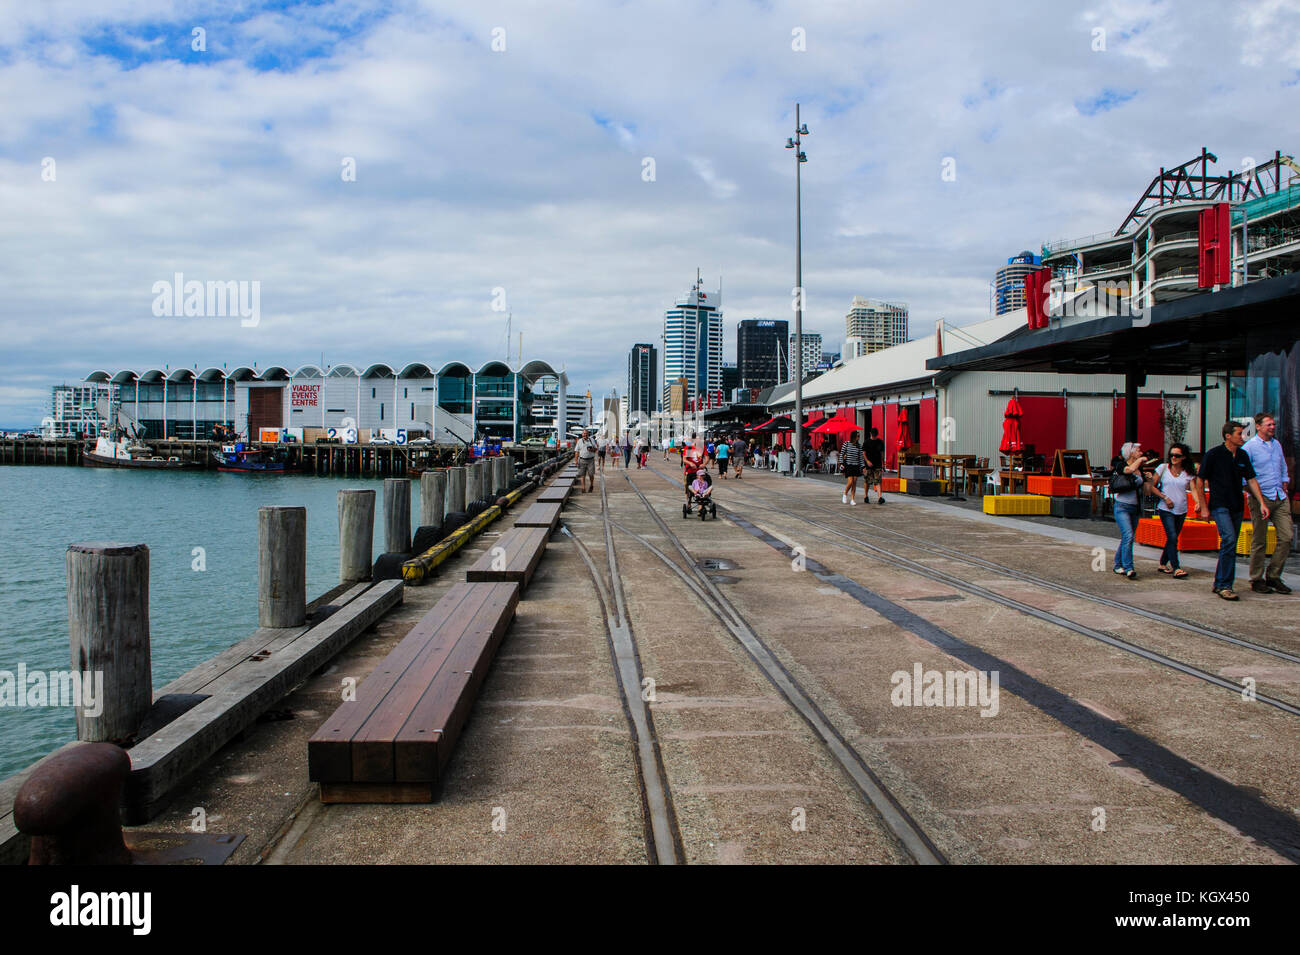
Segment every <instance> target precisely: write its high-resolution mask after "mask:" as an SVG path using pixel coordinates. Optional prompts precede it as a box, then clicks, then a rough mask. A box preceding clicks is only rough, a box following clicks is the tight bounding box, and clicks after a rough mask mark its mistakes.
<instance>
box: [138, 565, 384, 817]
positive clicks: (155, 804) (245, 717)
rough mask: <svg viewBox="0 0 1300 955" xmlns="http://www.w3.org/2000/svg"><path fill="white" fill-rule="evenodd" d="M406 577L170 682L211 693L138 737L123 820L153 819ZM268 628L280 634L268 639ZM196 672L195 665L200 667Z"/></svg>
mask: <svg viewBox="0 0 1300 955" xmlns="http://www.w3.org/2000/svg"><path fill="white" fill-rule="evenodd" d="M402 587H403V584H402V581H400V580H385V581H381V582H379V583H377V584H375V585H374V586H372V587H369V589H365V585H360V587H359V588H353V589H352V590H350V591H349V592H348V593H353V592H356V591H357V590H358V589H361V590H364V592H363V593H360V595H359V596H356V597H354V598H353V599H351V600H349V601H348V603H346V604H345V605H344V606H343V607H341V608H340V609H339V610H337V611H335V612H334V613H333V614H331V615H330V616H328V617H326V618H325V619H324V620H323V621H321V622H320V623H318V624H316V625H315V626H314V627H311V628H307V627H293V628H290V629H287V630H284V631H278V630H269V631H267V630H262V631H258V633H257V634H254V636H253V637H252V638H250V640H252V641H253V644H252V645H260V646H261V649H260V650H258V651H257V652H255V653H252V654H251V655H244V656H242V659H239V660H238V661H236V662H235V663H234V665H229V666H227V665H225V664H229V663H230V662H231V659H232V657H231V656H229V655H230V654H232V652H239V653H243V651H245V650H247V649H248V648H249V647H250V644H249V642H248V641H245V642H244V643H241V644H236V645H235V647H232V648H231V650H230V651H227V652H226V653H225V654H221V655H219V656H218V657H217V658H215V659H214V660H213V661H210V662H209V663H208V664H203V665H201V666H200V667H198V668H196V670H199V671H204V672H200V673H199V674H198V675H197V676H195V677H193V678H191V676H190V674H186V676H184V677H181V678H180V679H179V680H175V681H173V682H172V683H170V684H168V685H167V686H166V687H164V693H165V694H166V693H177V692H188V693H196V694H202V695H204V696H205V697H206V698H205V699H203V700H202V701H201V702H200V703H199V704H198V705H197V706H194V707H193V708H192V709H189V710H187V711H186V712H184V713H183V714H181V715H180V716H179V717H177V718H176V719H175V720H173V721H172V722H170V723H168V724H167V725H166V726H164V727H162V728H161V729H159V730H158V731H157V732H155V733H153V734H152V735H151V736H149V737H148V738H147V739H144V740H141V741H140V742H138V743H136V744H135V745H134V746H133V747H131V749H130V750H128V753H129V754H130V756H131V775H130V777H129V778H128V779H127V783H126V790H125V792H124V793H123V796H122V803H123V821H124V822H126V823H127V824H128V825H139V824H140V823H142V822H146V821H148V820H149V819H152V818H153V817H154V816H155V815H157V814H158V812H159V811H160V810H161V809H162V808H163V806H164V805H165V804H166V801H167V799H168V798H169V797H170V795H171V793H172V792H173V791H174V790H175V789H176V788H177V787H178V786H179V785H180V784H181V783H182V782H183V781H184V780H185V779H186V778H187V777H188V775H189V774H190V773H191V772H192V771H193V770H194V769H196V768H198V766H200V765H201V764H202V763H203V762H204V761H206V760H207V759H208V758H209V757H210V756H211V755H212V754H213V753H215V752H216V751H217V750H218V749H220V748H221V747H222V746H224V745H225V744H226V743H228V742H229V741H230V740H231V739H233V738H234V737H235V736H236V735H238V734H239V733H240V732H242V731H243V730H245V729H247V728H248V727H250V726H251V725H252V724H253V723H254V722H256V720H257V718H258V717H259V716H261V715H262V713H264V712H265V711H266V710H267V709H268V708H269V707H270V706H271V705H272V704H273V703H275V702H276V701H277V700H279V699H281V698H282V697H284V696H285V694H287V693H288V692H289V691H290V690H292V689H293V688H294V687H295V686H297V685H298V684H299V683H301V682H302V681H303V680H305V679H307V678H308V677H309V676H311V675H312V674H313V673H315V672H316V671H317V670H319V669H320V668H321V667H323V666H324V665H325V664H326V663H328V662H329V661H330V660H331V659H333V658H334V657H335V656H337V655H338V653H339V651H341V650H342V649H344V648H345V647H346V646H347V645H348V644H350V643H351V642H352V641H353V640H355V639H356V638H357V637H358V636H360V635H361V634H362V633H363V632H365V631H366V630H368V629H369V628H370V627H371V626H372V625H373V624H375V623H377V622H378V621H379V620H380V618H382V617H383V616H384V615H385V614H386V613H387V612H388V611H389V610H391V609H392V608H393V607H395V606H397V605H398V604H400V603H401V602H402ZM268 634H273V635H274V636H272V637H270V638H269V639H268V636H267V635H268ZM194 672H195V671H191V673H194Z"/></svg>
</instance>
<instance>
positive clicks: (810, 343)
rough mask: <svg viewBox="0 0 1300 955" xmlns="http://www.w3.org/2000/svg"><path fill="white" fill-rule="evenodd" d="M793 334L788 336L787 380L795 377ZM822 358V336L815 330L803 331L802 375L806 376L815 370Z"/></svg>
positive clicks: (792, 379)
mask: <svg viewBox="0 0 1300 955" xmlns="http://www.w3.org/2000/svg"><path fill="white" fill-rule="evenodd" d="M795 347H796V346H795V336H793V335H791V336H790V370H789V375H790V377H789V380H790V381H794V379H795V374H796V372H795ZM821 360H822V337H821V335H820V334H818V333H817V332H804V333H803V376H804V377H805V378H807V377H808V376H809V375H811V374H815V373H816V372H817V370H818V369H817V366H818V365H819V364H820V363H821Z"/></svg>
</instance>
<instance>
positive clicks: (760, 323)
mask: <svg viewBox="0 0 1300 955" xmlns="http://www.w3.org/2000/svg"><path fill="white" fill-rule="evenodd" d="M789 338H790V323H789V322H786V321H776V320H774V319H765V318H747V319H745V320H744V321H742V322H740V323H739V324H738V325H737V326H736V367H737V368H739V369H740V384H739V386H738V387H744V388H759V389H762V388H771V387H772V386H773V385H780V384H784V383H785V382H786V381H789V380H790V376H789V373H788V365H789V363H788V362H787V361H786V360H785V357H786V355H787V354H788V353H789V350H788V347H787V345H786V342H787V341H788V340H789Z"/></svg>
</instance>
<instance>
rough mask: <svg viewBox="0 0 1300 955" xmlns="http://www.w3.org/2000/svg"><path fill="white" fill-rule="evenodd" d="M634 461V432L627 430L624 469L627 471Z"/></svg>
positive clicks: (624, 446)
mask: <svg viewBox="0 0 1300 955" xmlns="http://www.w3.org/2000/svg"><path fill="white" fill-rule="evenodd" d="M631 463H632V432H631V431H627V432H624V434H623V470H624V471H626V470H627V468H628V465H629V464H631Z"/></svg>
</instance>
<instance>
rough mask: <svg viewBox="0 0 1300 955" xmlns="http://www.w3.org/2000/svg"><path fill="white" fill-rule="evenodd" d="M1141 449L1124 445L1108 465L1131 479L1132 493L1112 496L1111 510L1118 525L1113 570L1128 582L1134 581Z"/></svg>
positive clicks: (1140, 484)
mask: <svg viewBox="0 0 1300 955" xmlns="http://www.w3.org/2000/svg"><path fill="white" fill-rule="evenodd" d="M1142 461H1143V457H1142V445H1140V444H1138V443H1137V442H1136V441H1129V442H1127V443H1126V444H1125V445H1124V446H1123V447H1122V448H1120V449H1119V456H1118V457H1116V458H1115V460H1114V461H1112V462H1111V464H1110V467H1111V470H1112V471H1114V472H1115V473H1116V474H1118V473H1120V472H1123V473H1125V474H1131V475H1132V476H1133V481H1134V485H1133V488H1132V490H1128V491H1118V492H1115V493H1113V494H1112V496H1111V500H1112V502H1113V504H1114V506H1115V523H1116V524H1118V525H1119V534H1120V540H1119V547H1117V548H1115V566H1114V568H1113V570H1114V571H1115V573H1117V574H1123V575H1124V576H1125V577H1127V578H1128V579H1129V580H1137V571H1135V570H1134V569H1133V536H1134V534H1135V533H1136V531H1137V522H1138V514H1139V510H1138V495H1139V494H1141V493H1142Z"/></svg>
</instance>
